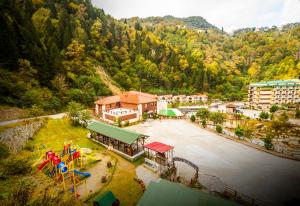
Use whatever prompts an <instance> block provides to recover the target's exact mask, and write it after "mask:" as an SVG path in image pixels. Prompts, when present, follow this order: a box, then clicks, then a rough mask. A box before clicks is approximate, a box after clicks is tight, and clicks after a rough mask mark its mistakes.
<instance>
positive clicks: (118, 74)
mask: <svg viewBox="0 0 300 206" xmlns="http://www.w3.org/2000/svg"><path fill="white" fill-rule="evenodd" d="M0 9H1V13H0V28H1V30H0V72H1V79H0V88H1V89H0V101H1V104H9V105H16V106H21V107H30V106H32V105H36V106H38V107H40V108H42V109H45V110H53V111H57V110H59V109H61V108H63V107H64V106H65V105H66V103H67V102H69V101H71V100H74V101H77V102H80V103H83V104H85V105H91V104H92V103H93V101H94V99H95V98H96V96H101V95H108V94H110V91H109V90H108V88H106V86H105V85H104V84H103V83H102V82H101V79H100V78H99V76H98V74H97V73H96V71H95V66H97V65H101V66H102V67H103V68H105V70H106V72H107V73H108V74H109V75H110V76H111V77H112V78H113V80H115V82H117V83H118V84H119V86H120V87H122V88H123V89H125V90H129V89H135V90H140V89H141V90H142V91H148V92H155V93H169V92H172V93H195V92H207V93H209V94H211V95H212V96H214V97H221V98H224V99H229V100H234V99H242V98H243V97H245V94H246V91H247V85H248V83H249V82H251V81H258V80H268V79H285V78H296V77H298V76H299V74H300V63H299V59H300V50H299V48H300V26H299V25H297V24H295V25H289V26H288V27H284V28H285V29H278V28H276V27H274V28H271V29H266V30H261V31H256V30H251V29H250V30H248V31H241V32H237V33H235V34H234V35H233V36H230V35H228V34H226V33H224V32H221V31H220V30H218V29H217V28H215V27H214V26H212V25H211V24H209V23H207V21H206V20H204V19H202V18H201V17H190V18H185V19H180V18H175V17H170V16H166V17H162V18H158V17H151V18H146V19H139V18H131V19H122V20H116V19H114V18H112V17H110V16H108V15H105V13H104V11H103V10H102V9H98V8H94V7H93V6H92V4H91V1H90V0H1V1H0ZM161 19H163V20H161ZM174 22H175V23H174ZM180 22H181V23H180Z"/></svg>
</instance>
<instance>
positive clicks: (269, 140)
mask: <svg viewBox="0 0 300 206" xmlns="http://www.w3.org/2000/svg"><path fill="white" fill-rule="evenodd" d="M264 142H265V148H266V149H268V150H271V149H273V143H272V138H271V137H270V136H267V137H266V138H265V139H264Z"/></svg>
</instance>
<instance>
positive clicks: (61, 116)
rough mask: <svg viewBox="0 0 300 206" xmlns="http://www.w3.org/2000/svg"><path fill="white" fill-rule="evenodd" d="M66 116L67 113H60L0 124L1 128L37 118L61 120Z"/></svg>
mask: <svg viewBox="0 0 300 206" xmlns="http://www.w3.org/2000/svg"><path fill="white" fill-rule="evenodd" d="M65 115H66V113H59V114H51V115H44V116H39V117H31V118H25V119H14V120H7V121H2V122H0V126H4V125H8V124H12V123H17V122H23V121H26V120H31V119H35V118H44V117H49V118H52V119H61V118H63V117H64V116H65Z"/></svg>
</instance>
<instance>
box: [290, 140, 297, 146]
mask: <svg viewBox="0 0 300 206" xmlns="http://www.w3.org/2000/svg"><path fill="white" fill-rule="evenodd" d="M288 144H289V145H291V146H298V145H299V141H298V140H291V141H289V142H288Z"/></svg>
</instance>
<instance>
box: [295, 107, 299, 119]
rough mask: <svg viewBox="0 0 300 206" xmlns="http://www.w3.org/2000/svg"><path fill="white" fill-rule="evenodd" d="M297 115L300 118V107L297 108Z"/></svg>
mask: <svg viewBox="0 0 300 206" xmlns="http://www.w3.org/2000/svg"><path fill="white" fill-rule="evenodd" d="M295 117H296V118H297V119H300V109H296V115H295Z"/></svg>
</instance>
